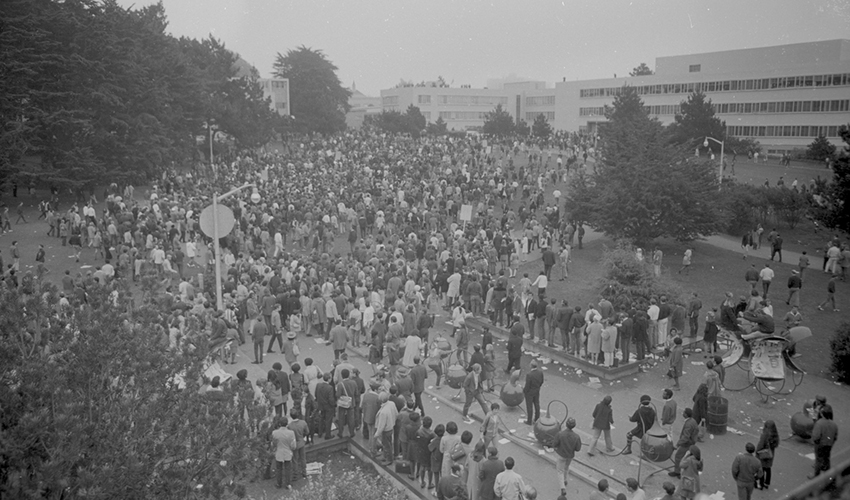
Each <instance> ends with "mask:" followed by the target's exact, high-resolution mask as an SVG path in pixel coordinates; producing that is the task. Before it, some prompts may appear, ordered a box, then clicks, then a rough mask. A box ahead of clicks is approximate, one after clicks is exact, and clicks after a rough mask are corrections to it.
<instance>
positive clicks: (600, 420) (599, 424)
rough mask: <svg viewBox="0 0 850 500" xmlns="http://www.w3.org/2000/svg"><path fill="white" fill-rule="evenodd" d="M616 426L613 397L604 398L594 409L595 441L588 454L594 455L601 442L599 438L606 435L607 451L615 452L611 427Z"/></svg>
mask: <svg viewBox="0 0 850 500" xmlns="http://www.w3.org/2000/svg"><path fill="white" fill-rule="evenodd" d="M613 424H614V410H613V409H612V408H611V396H605V397H604V398H602V401H600V402H599V403H598V404H597V405H596V408H594V409H593V441H591V443H590V447H589V448H588V450H587V454H588V455H590V456H591V457H592V456H593V455H594V453H593V452H594V451H595V452H598V451H599V450H597V449H596V443H597V442H598V441H599V436H600V435H601V434H603V433H604V434H605V451H607V452H608V453H611V452H613V451H614V444H613V443H612V441H611V426H612V425H613Z"/></svg>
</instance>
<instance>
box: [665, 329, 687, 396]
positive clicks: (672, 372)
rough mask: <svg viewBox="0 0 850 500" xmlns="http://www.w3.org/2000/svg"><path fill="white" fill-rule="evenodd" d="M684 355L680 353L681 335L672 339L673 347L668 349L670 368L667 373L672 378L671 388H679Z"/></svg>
mask: <svg viewBox="0 0 850 500" xmlns="http://www.w3.org/2000/svg"><path fill="white" fill-rule="evenodd" d="M683 365H684V355H683V354H682V337H676V338H674V339H673V348H672V349H670V369H669V371H668V372H667V374H668V375H669V376H670V378H672V379H673V390H676V391H678V390H680V389H681V387H680V386H679V377H681V376H682V369H683Z"/></svg>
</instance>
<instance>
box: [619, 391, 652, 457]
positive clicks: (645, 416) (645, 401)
mask: <svg viewBox="0 0 850 500" xmlns="http://www.w3.org/2000/svg"><path fill="white" fill-rule="evenodd" d="M650 402H652V398H651V397H649V395H647V394H644V395H643V396H641V397H640V406H639V407H638V409H637V410H635V412H634V414H632V416H631V418H629V422H634V423H636V424H637V425H636V426H635V428H634V429H632V430H630V431H629V432H628V433H626V439H627V440H628V444H627V445H626V449H625V450H624V451H623V455H630V454H631V453H632V438H638V439H641V438H643V433H644V432H646V431H647V430H648V429H649V428H650V427H652V424H654V423H655V416H656V415H655V408H653V407H651V406H649V403H650Z"/></svg>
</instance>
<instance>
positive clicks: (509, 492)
mask: <svg viewBox="0 0 850 500" xmlns="http://www.w3.org/2000/svg"><path fill="white" fill-rule="evenodd" d="M515 464H516V462H515V461H514V459H513V457H508V458H506V459H505V470H504V471H503V472H501V473H499V475H498V476H496V482H495V484H494V485H493V491H494V492H495V494H496V498H497V499H499V500H523V498H525V481H523V479H522V476H520V475H519V474H517V473H516V471H514V465H515Z"/></svg>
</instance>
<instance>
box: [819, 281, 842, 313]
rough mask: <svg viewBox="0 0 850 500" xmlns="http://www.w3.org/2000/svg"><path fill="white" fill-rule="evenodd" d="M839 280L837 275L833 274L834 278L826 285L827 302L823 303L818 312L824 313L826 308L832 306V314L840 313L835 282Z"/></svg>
mask: <svg viewBox="0 0 850 500" xmlns="http://www.w3.org/2000/svg"><path fill="white" fill-rule="evenodd" d="M836 278H838V275H837V274H833V275H832V277H830V278H829V282H828V283H827V284H826V300H824V301H823V302H821V304H820V305H819V306H818V311H823V308H824V306H826V305H827V304H832V312H838V308H837V307H836V304H835V280H836Z"/></svg>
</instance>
